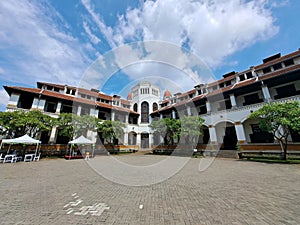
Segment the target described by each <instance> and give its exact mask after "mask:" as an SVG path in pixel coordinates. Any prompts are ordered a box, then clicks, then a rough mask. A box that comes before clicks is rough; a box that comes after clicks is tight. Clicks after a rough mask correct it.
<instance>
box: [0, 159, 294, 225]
mask: <svg viewBox="0 0 300 225" xmlns="http://www.w3.org/2000/svg"><path fill="white" fill-rule="evenodd" d="M111 157H113V158H114V159H113V160H117V161H118V162H119V163H123V164H126V165H130V166H132V167H130V166H129V167H128V168H134V167H136V168H137V169H140V167H143V168H144V167H148V168H151V166H153V165H154V166H153V167H155V165H157V164H159V163H160V162H165V161H166V157H165V156H152V155H123V156H100V157H96V158H94V159H91V160H90V161H89V162H86V161H84V160H70V161H66V160H64V159H56V160H41V161H39V162H29V163H24V162H19V163H13V164H1V165H0V171H1V172H0V187H1V188H0V196H1V204H0V224H60V225H62V224H81V225H82V224H122V225H123V224H139V225H140V224H155V225H157V224H172V225H173V224H226V225H228V224H277V225H278V224H295V225H296V224H300V165H282V164H279V165H278V164H264V163H256V162H246V161H237V160H233V159H216V160H215V161H214V162H213V164H212V165H210V166H209V167H208V169H206V170H205V171H203V172H199V170H198V168H199V162H200V160H201V159H199V158H192V159H190V160H187V162H186V164H185V166H183V168H181V169H180V170H179V171H178V172H177V173H176V174H174V175H173V176H171V177H169V178H168V179H166V180H164V181H161V182H159V183H155V182H154V183H153V184H150V185H147V186H138V185H136V186H128V185H124V184H120V183H121V182H119V183H116V182H112V181H111V180H114V179H117V178H116V177H118V175H116V177H115V178H114V179H113V177H109V176H113V173H111V174H110V175H109V176H108V177H106V178H104V177H103V176H101V175H99V174H101V172H100V173H99V171H98V169H99V168H101V166H99V167H98V169H97V168H95V167H97V165H105V166H106V167H107V168H111V167H113V165H110V164H109V163H111ZM174 158H176V157H174ZM177 158H180V157H177ZM170 161H171V162H179V163H182V161H181V160H177V159H175V160H170ZM153 169H155V168H153ZM161 169H162V170H163V169H164V167H163V166H162V167H161ZM147 173H148V172H146V173H145V180H146V181H147V180H149V177H147ZM161 173H162V174H164V173H163V171H162V172H161ZM121 174H123V178H122V179H123V181H124V180H126V179H127V178H128V179H131V177H130V176H132V174H134V172H132V171H126V170H125V171H122V173H121ZM126 174H130V176H128V177H127V175H126ZM149 174H151V173H149ZM149 174H148V176H149ZM137 176H140V174H139V173H138V172H137ZM110 178H112V179H110ZM139 179H140V182H141V183H143V182H144V180H143V179H142V178H141V177H140V178H139ZM150 180H151V179H150ZM152 180H153V179H152ZM154 181H155V179H154Z"/></svg>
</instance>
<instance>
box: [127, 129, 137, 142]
mask: <svg viewBox="0 0 300 225" xmlns="http://www.w3.org/2000/svg"><path fill="white" fill-rule="evenodd" d="M136 136H137V134H136V133H135V132H134V131H131V132H129V133H128V145H136Z"/></svg>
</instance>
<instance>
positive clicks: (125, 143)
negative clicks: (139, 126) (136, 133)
mask: <svg viewBox="0 0 300 225" xmlns="http://www.w3.org/2000/svg"><path fill="white" fill-rule="evenodd" d="M123 143H124V145H128V132H127V131H126V132H124V141H123Z"/></svg>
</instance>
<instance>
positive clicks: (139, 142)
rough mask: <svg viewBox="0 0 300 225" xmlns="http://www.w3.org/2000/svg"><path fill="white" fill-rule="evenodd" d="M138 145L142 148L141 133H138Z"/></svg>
mask: <svg viewBox="0 0 300 225" xmlns="http://www.w3.org/2000/svg"><path fill="white" fill-rule="evenodd" d="M136 145H137V146H138V147H139V148H141V133H137V134H136Z"/></svg>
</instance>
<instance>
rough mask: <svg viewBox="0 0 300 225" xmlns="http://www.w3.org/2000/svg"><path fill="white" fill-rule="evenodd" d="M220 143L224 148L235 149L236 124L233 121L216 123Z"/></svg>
mask: <svg viewBox="0 0 300 225" xmlns="http://www.w3.org/2000/svg"><path fill="white" fill-rule="evenodd" d="M216 132H217V139H218V143H220V144H221V149H223V150H234V149H236V145H237V136H236V131H235V126H234V124H233V123H231V122H220V123H218V124H217V125H216Z"/></svg>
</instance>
